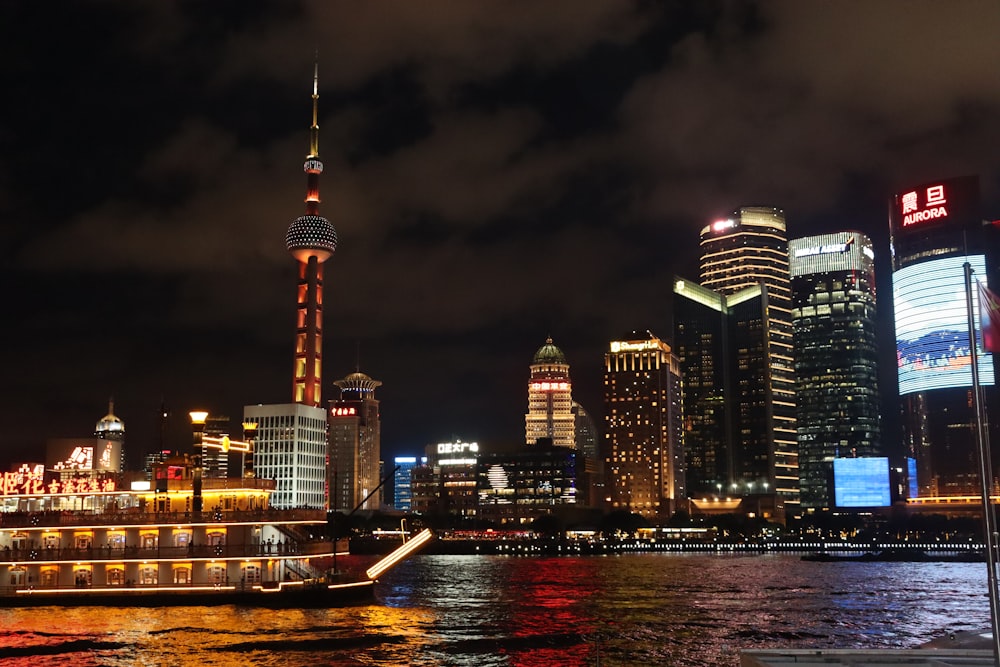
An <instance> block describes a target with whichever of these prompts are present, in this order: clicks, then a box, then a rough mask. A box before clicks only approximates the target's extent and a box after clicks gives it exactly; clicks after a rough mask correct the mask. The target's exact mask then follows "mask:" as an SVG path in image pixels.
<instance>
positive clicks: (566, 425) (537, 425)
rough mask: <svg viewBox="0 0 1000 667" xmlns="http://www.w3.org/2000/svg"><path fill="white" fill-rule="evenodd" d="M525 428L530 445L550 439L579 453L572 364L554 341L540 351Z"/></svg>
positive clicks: (530, 386)
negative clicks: (543, 439) (570, 370)
mask: <svg viewBox="0 0 1000 667" xmlns="http://www.w3.org/2000/svg"><path fill="white" fill-rule="evenodd" d="M524 427H525V428H524V430H525V440H526V442H527V443H528V444H529V445H531V444H534V443H535V442H537V441H538V439H539V438H550V439H551V440H552V444H554V445H555V446H557V447H569V448H571V449H576V416H575V415H574V414H573V385H572V383H571V382H570V379H569V364H568V363H566V355H564V354H563V352H562V350H560V349H559V348H558V347H556V346H555V345H554V344H553V343H552V338H551V337H550V338H547V339H546V340H545V345H542V346H541V347H540V348H538V351H537V352H535V356H534V358H533V359H532V362H531V376H530V378H529V379H528V413H527V414H526V415H525V416H524Z"/></svg>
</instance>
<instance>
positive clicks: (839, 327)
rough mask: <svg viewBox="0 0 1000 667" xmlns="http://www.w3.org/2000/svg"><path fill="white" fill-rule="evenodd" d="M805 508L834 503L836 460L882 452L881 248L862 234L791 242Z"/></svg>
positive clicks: (801, 472) (835, 235)
mask: <svg viewBox="0 0 1000 667" xmlns="http://www.w3.org/2000/svg"><path fill="white" fill-rule="evenodd" d="M788 251H789V252H788V254H789V268H790V271H791V276H792V331H793V334H794V335H793V340H794V341H795V375H796V394H795V398H796V405H797V417H798V443H799V485H800V493H801V500H802V508H803V509H807V508H815V509H819V508H831V507H833V506H834V494H833V493H832V489H833V481H834V480H833V469H834V465H833V460H834V459H835V458H870V457H877V456H882V447H881V439H880V423H879V393H878V354H877V348H876V338H875V252H874V249H873V248H872V243H871V240H870V239H869V238H868V237H867V236H865V235H864V234H861V233H860V232H853V231H849V232H836V233H833V234H820V235H818V236H807V237H804V238H799V239H792V240H791V241H789V243H788Z"/></svg>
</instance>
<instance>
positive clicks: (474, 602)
mask: <svg viewBox="0 0 1000 667" xmlns="http://www.w3.org/2000/svg"><path fill="white" fill-rule="evenodd" d="M985 578H986V577H985V571H984V568H983V567H982V565H980V564H975V563H971V564H965V563H948V564H934V563H919V564H913V563H803V562H801V561H800V560H799V559H798V558H797V557H795V556H793V555H766V556H733V555H730V556H707V555H698V554H686V555H685V554H648V555H642V554H629V555H623V556H598V557H582V558H573V557H565V558H558V557H553V558H518V557H504V556H466V557H461V556H419V557H417V558H414V559H412V560H411V561H408V562H406V563H404V564H403V565H401V566H400V567H399V568H398V569H397V570H395V571H393V572H392V573H391V575H390V576H388V577H386V579H385V580H384V581H383V582H382V583H381V584H380V585H379V593H378V595H379V596H380V599H381V604H378V605H371V606H363V607H355V608H349V609H321V610H285V611H273V610H265V609H252V608H241V607H232V606H222V607H208V608H203V607H198V608H192V607H187V608H185V607H179V608H165V609H88V608H77V609H72V608H67V609H63V608H54V607H41V608H35V609H6V610H0V628H2V629H0V660H2V662H3V664H4V665H12V666H14V667H21V666H23V667H28V666H29V665H30V666H31V667H48V666H50V665H51V666H55V665H59V667H65V665H67V664H71V665H73V667H89V666H91V665H94V666H96V665H101V666H118V665H122V666H124V665H206V666H209V667H212V666H217V667H247V666H248V665H289V664H292V665H347V664H350V665H359V664H360V665H421V666H431V665H456V666H466V665H467V666H474V667H490V666H492V665H498V666H499V665H514V666H522V667H534V666H542V665H552V664H558V665H593V664H597V661H598V658H599V659H600V664H601V665H604V666H608V665H636V664H650V665H656V664H659V665H678V666H682V667H683V666H701V665H736V664H737V663H738V661H737V651H738V649H740V648H763V647H802V648H808V647H813V648H823V647H834V646H839V647H890V646H897V647H907V646H914V645H916V644H919V643H922V642H923V641H926V640H928V639H931V638H933V637H935V636H940V635H941V634H944V633H945V632H947V631H950V630H975V629H979V628H981V627H987V626H988V624H989V603H988V599H987V597H986V596H985V594H984V592H983V591H984V590H985Z"/></svg>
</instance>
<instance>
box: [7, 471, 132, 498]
mask: <svg viewBox="0 0 1000 667" xmlns="http://www.w3.org/2000/svg"><path fill="white" fill-rule="evenodd" d="M114 490H115V480H113V479H97V478H80V479H64V480H58V479H56V480H52V481H51V482H49V483H47V484H46V482H45V478H44V476H43V475H42V474H41V473H40V472H37V471H29V470H26V469H25V468H21V469H20V470H18V471H16V472H5V473H2V474H0V496H40V495H45V494H60V493H62V494H67V493H103V492H109V491H114Z"/></svg>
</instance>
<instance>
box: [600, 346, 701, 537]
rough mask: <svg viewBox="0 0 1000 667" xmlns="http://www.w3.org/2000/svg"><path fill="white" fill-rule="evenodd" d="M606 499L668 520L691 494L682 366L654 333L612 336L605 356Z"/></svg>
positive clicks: (612, 504)
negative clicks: (682, 405)
mask: <svg viewBox="0 0 1000 667" xmlns="http://www.w3.org/2000/svg"><path fill="white" fill-rule="evenodd" d="M604 403H605V420H606V424H605V433H604V447H603V456H604V462H605V463H604V470H605V475H606V479H605V484H606V487H605V492H606V494H607V495H606V498H607V503H608V505H609V508H610V509H612V510H627V511H630V512H635V513H637V514H641V515H643V516H646V517H650V518H658V519H664V518H667V517H669V516H670V515H671V514H672V513H673V512H674V511H675V510H676V509H677V504H678V503H679V502H680V501H683V500H684V499H685V497H686V491H685V483H684V447H683V441H682V430H681V410H680V369H679V366H678V363H677V357H676V356H675V355H674V354H673V352H672V351H671V349H670V346H669V345H668V344H667V343H666V342H664V341H662V340H660V339H659V338H657V337H656V336H653V335H652V334H649V335H648V336H647V337H645V338H640V337H639V336H633V337H632V338H631V339H630V340H623V341H613V342H612V343H611V345H610V346H609V349H608V352H607V353H606V354H605V355H604Z"/></svg>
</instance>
